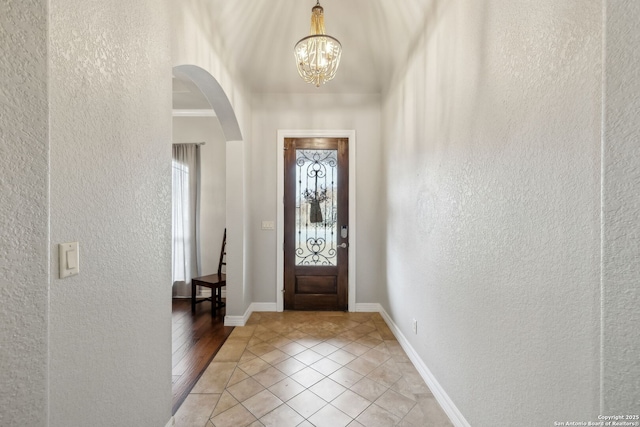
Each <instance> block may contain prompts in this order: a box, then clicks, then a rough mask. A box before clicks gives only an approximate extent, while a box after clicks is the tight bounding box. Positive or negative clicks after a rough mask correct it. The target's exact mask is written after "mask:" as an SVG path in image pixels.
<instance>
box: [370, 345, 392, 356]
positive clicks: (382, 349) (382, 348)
mask: <svg viewBox="0 0 640 427" xmlns="http://www.w3.org/2000/svg"><path fill="white" fill-rule="evenodd" d="M373 349H374V350H376V351H379V352H380V353H384V354H388V355H389V357H391V353H389V349H388V348H387V345H386V344H385V343H384V342H381V343H380V344H378V345H377V346H375V347H374V348H373Z"/></svg>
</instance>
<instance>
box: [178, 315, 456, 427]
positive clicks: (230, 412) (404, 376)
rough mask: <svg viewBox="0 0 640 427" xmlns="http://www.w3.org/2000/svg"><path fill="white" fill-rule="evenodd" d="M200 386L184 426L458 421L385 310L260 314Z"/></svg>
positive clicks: (417, 425) (354, 426)
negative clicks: (440, 401)
mask: <svg viewBox="0 0 640 427" xmlns="http://www.w3.org/2000/svg"><path fill="white" fill-rule="evenodd" d="M194 391H200V392H208V393H203V394H198V393H192V394H191V395H189V397H188V398H187V400H185V403H184V404H183V407H181V408H180V410H179V411H178V413H177V414H176V420H177V421H178V422H177V426H178V427H181V426H183V427H184V426H186V427H191V426H197V427H204V426H205V425H206V427H221V426H225V427H261V426H278V427H287V426H296V427H322V426H325V425H326V426H331V427H338V426H346V425H349V426H350V427H365V426H366V427H377V426H385V425H399V426H405V427H425V426H446V427H449V426H451V423H450V421H449V420H448V418H447V416H446V414H445V413H444V411H443V410H442V408H441V407H440V406H439V405H438V403H437V401H436V400H435V398H434V397H433V394H432V393H431V391H430V390H429V388H428V387H427V386H426V384H425V382H424V380H423V379H422V377H421V376H420V374H419V373H418V371H417V370H416V368H415V367H414V366H413V364H412V363H411V360H410V359H409V358H408V357H407V355H406V353H405V352H404V350H403V349H402V347H401V346H400V344H399V343H398V341H397V340H396V339H395V337H394V336H393V333H392V331H391V330H390V329H389V328H388V327H387V325H386V323H385V322H384V320H383V319H382V317H381V316H380V315H379V314H378V313H342V312H284V313H275V312H268V313H267V312H261V313H253V314H252V316H251V318H250V319H249V322H247V326H245V327H238V328H236V329H234V332H233V333H232V335H231V336H230V337H229V339H228V340H227V342H226V343H225V345H224V346H223V348H222V349H221V350H220V352H218V355H217V356H216V358H215V359H214V362H213V363H212V364H211V365H210V366H209V367H208V369H207V371H206V372H205V373H204V374H203V376H202V378H201V379H200V380H199V382H198V384H197V385H196V387H195V388H194ZM283 402H284V403H283ZM329 402H330V403H329ZM305 418H307V420H305ZM180 423H182V424H180Z"/></svg>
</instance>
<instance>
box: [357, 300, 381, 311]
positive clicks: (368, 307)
mask: <svg viewBox="0 0 640 427" xmlns="http://www.w3.org/2000/svg"><path fill="white" fill-rule="evenodd" d="M355 311H358V312H361V313H382V311H383V308H382V306H381V305H380V304H378V303H377V302H374V303H368V302H364V303H358V304H356V310H355Z"/></svg>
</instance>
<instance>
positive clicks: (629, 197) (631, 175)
mask: <svg viewBox="0 0 640 427" xmlns="http://www.w3.org/2000/svg"><path fill="white" fill-rule="evenodd" d="M638 22H640V3H639V2H637V1H634V0H627V1H607V2H606V22H605V24H606V37H605V40H606V64H605V73H606V74H605V75H606V79H605V104H604V108H605V122H604V126H605V132H604V149H603V155H604V162H603V166H604V185H603V193H604V197H603V204H604V205H603V214H604V218H603V225H604V230H603V231H604V233H603V236H604V241H603V250H604V252H603V276H602V279H603V280H602V285H603V287H602V291H603V295H602V299H603V315H604V317H603V323H602V324H603V331H602V335H603V340H602V358H603V363H602V367H603V372H602V379H603V402H602V403H603V406H602V412H603V413H605V414H618V413H620V414H623V413H624V414H638V413H640V357H639V355H640V310H639V309H638V307H640V287H639V286H638V284H639V281H640V120H639V119H638V116H639V112H640V71H639V70H640V47H639V46H640V31H638Z"/></svg>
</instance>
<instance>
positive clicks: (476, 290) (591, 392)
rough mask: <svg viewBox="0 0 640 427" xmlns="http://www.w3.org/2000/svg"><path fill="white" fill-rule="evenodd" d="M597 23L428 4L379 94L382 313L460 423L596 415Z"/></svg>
mask: <svg viewBox="0 0 640 427" xmlns="http://www.w3.org/2000/svg"><path fill="white" fill-rule="evenodd" d="M601 25H602V19H601V4H600V2H598V1H583V0H574V1H562V2H557V1H555V0H541V1H536V2H530V1H469V0H452V1H448V2H444V1H442V2H435V3H434V9H433V14H432V15H429V16H428V17H427V18H426V21H425V31H424V33H423V34H422V36H421V37H420V39H419V40H416V41H415V50H414V52H413V54H412V56H411V58H410V60H409V61H408V62H407V64H406V67H405V68H404V69H403V70H402V72H401V73H400V74H399V75H398V78H397V80H396V81H395V82H394V83H393V84H392V85H391V87H390V91H389V93H388V94H387V95H386V96H385V98H384V106H383V138H384V144H385V153H384V156H383V159H384V162H385V170H386V171H385V173H386V189H387V194H388V195H387V198H388V213H387V215H388V228H387V232H386V236H387V244H386V250H387V255H386V259H387V269H388V272H387V283H386V292H385V295H384V296H383V298H382V302H383V305H384V307H385V309H386V310H387V311H388V312H389V313H390V315H391V317H392V318H393V320H394V322H395V323H396V324H397V325H398V326H399V327H400V329H401V330H402V332H403V334H404V335H405V336H406V337H407V338H408V339H409V341H410V342H411V345H412V346H413V347H414V348H415V349H416V351H417V352H418V354H419V355H420V357H421V358H422V360H423V361H424V362H425V364H426V365H427V367H428V368H429V369H430V370H431V371H432V373H433V374H434V376H435V377H436V378H437V380H438V381H439V382H440V384H441V385H442V387H443V388H444V390H445V391H446V392H447V393H448V395H449V397H450V398H451V399H452V400H453V402H454V403H455V405H456V406H457V407H458V409H459V410H460V411H461V412H462V414H463V415H464V417H465V418H466V419H467V420H468V421H469V422H470V424H471V425H474V426H496V425H527V426H533V425H535V426H543V425H552V423H553V421H554V420H561V421H567V420H583V419H594V420H595V419H596V417H597V415H598V412H599V395H600V393H599V362H600V360H599V345H600V335H599V333H600V315H599V313H600V295H599V291H600V268H599V266H600V216H599V208H600V111H601V40H602V39H601ZM412 318H415V319H417V321H418V334H417V335H414V334H413V332H412V331H411V326H410V325H411V319H412Z"/></svg>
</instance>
